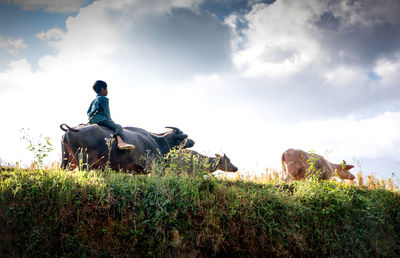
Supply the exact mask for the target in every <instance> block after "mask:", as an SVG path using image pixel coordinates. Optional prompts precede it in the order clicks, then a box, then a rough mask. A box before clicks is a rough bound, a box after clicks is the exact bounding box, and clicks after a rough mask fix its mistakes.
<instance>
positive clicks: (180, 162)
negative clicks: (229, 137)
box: [166, 149, 238, 175]
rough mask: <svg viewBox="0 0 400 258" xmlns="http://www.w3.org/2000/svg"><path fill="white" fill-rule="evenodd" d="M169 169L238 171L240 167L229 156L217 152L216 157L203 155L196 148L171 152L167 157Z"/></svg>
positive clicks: (193, 171)
mask: <svg viewBox="0 0 400 258" xmlns="http://www.w3.org/2000/svg"><path fill="white" fill-rule="evenodd" d="M166 162H167V165H166V167H168V168H169V169H172V170H175V171H177V172H180V171H185V172H187V173H189V174H193V175H194V174H198V173H199V171H204V172H207V173H212V172H214V171H216V170H222V171H225V172H236V171H237V170H238V168H237V167H236V166H235V165H233V164H232V163H231V161H230V160H229V158H228V157H227V156H226V155H225V154H224V155H223V156H221V155H218V154H215V158H213V157H208V156H205V155H202V154H200V153H198V152H196V151H194V150H187V149H181V150H177V151H172V152H170V153H169V154H168V155H167V157H166Z"/></svg>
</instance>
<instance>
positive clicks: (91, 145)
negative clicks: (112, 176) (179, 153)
mask: <svg viewBox="0 0 400 258" xmlns="http://www.w3.org/2000/svg"><path fill="white" fill-rule="evenodd" d="M60 128H61V129H62V130H63V131H65V132H66V133H65V134H64V135H63V136H62V139H61V148H62V162H61V168H64V169H65V168H66V167H67V166H70V167H71V168H72V169H74V168H75V167H77V166H78V165H82V164H84V165H85V166H86V167H88V168H91V169H103V168H104V167H105V166H106V164H107V162H109V165H110V167H111V168H112V169H114V170H119V169H122V170H124V171H135V172H139V173H147V172H149V171H150V167H151V164H152V162H153V161H154V160H156V159H161V158H162V157H163V155H165V154H167V153H168V152H169V151H170V150H171V149H172V148H174V147H177V146H182V148H190V147H192V146H193V145H194V141H193V140H191V139H189V138H188V136H187V134H184V133H183V132H182V131H181V130H180V129H178V128H176V127H166V128H169V129H172V130H169V131H167V132H165V133H163V134H153V133H149V132H148V131H146V130H144V129H141V128H137V127H124V128H123V130H124V135H125V138H126V139H125V140H126V142H127V143H130V144H134V145H135V146H136V148H135V149H134V150H120V149H118V148H117V141H116V140H114V138H113V137H112V131H111V130H110V129H108V128H106V127H103V126H99V125H97V124H93V125H82V126H78V127H75V128H71V127H69V126H67V125H66V124H62V125H60Z"/></svg>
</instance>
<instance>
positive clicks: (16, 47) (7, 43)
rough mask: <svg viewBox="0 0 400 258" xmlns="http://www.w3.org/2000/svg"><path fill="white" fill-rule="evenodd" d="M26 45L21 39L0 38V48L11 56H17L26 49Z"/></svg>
mask: <svg viewBox="0 0 400 258" xmlns="http://www.w3.org/2000/svg"><path fill="white" fill-rule="evenodd" d="M27 47H28V45H27V44H26V43H25V41H24V40H23V39H21V38H19V39H14V38H7V39H5V38H4V37H2V36H0V48H4V49H5V50H6V51H7V52H8V53H10V54H11V55H14V56H16V55H18V54H19V53H20V51H21V50H22V49H25V48H27Z"/></svg>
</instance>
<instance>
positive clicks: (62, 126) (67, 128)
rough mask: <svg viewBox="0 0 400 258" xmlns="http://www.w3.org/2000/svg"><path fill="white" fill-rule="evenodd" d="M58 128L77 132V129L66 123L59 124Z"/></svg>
mask: <svg viewBox="0 0 400 258" xmlns="http://www.w3.org/2000/svg"><path fill="white" fill-rule="evenodd" d="M60 128H61V130H63V131H64V132H68V131H71V132H79V130H78V129H75V128H72V127H69V126H68V125H67V124H60Z"/></svg>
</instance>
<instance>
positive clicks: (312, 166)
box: [282, 149, 354, 180]
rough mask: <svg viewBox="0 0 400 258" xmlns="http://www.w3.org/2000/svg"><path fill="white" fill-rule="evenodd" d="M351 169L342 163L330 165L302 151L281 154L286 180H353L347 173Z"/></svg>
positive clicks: (317, 156)
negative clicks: (311, 178) (338, 178)
mask: <svg viewBox="0 0 400 258" xmlns="http://www.w3.org/2000/svg"><path fill="white" fill-rule="evenodd" d="M353 167H354V166H353V165H347V164H346V163H345V162H344V161H343V163H342V164H334V163H330V162H329V161H327V160H326V159H325V158H324V157H322V156H320V155H317V154H315V153H311V154H310V153H308V152H305V151H302V150H294V149H288V150H287V151H285V152H284V153H283V154H282V168H283V171H284V172H285V174H286V179H287V180H289V179H295V180H300V179H303V178H305V177H308V176H312V175H313V176H316V177H317V178H318V179H324V180H328V179H330V178H331V177H332V176H336V175H337V176H338V177H340V178H341V179H348V180H353V179H354V175H353V174H352V173H350V172H349V169H352V168H353Z"/></svg>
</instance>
